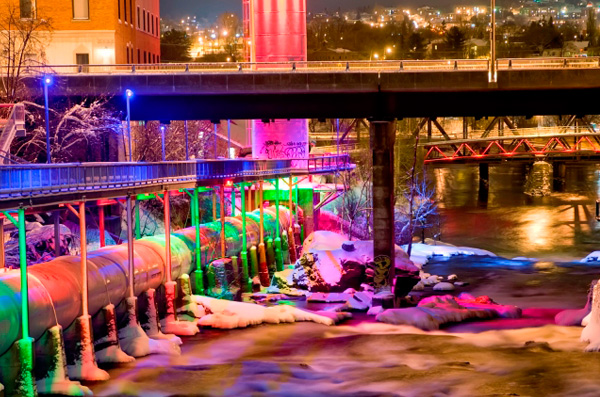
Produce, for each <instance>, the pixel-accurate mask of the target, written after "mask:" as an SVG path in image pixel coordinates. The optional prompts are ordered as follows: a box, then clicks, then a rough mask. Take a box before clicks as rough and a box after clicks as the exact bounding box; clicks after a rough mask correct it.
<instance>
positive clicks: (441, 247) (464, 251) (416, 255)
mask: <svg viewBox="0 0 600 397" xmlns="http://www.w3.org/2000/svg"><path fill="white" fill-rule="evenodd" d="M429 242H431V243H433V244H423V243H413V244H412V249H411V253H410V260H411V261H413V262H414V263H416V264H419V265H421V266H422V265H425V264H426V263H427V262H429V259H431V258H432V257H434V256H443V257H450V256H456V255H479V256H496V254H494V253H493V252H490V251H486V250H483V249H479V248H473V247H455V246H453V245H450V244H447V243H441V242H437V241H436V242H433V241H429ZM402 249H403V250H405V251H406V250H407V249H408V246H406V245H403V246H402Z"/></svg>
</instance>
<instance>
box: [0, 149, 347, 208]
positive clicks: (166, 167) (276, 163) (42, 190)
mask: <svg viewBox="0 0 600 397" xmlns="http://www.w3.org/2000/svg"><path fill="white" fill-rule="evenodd" d="M351 168H352V165H351V164H350V157H349V156H348V155H340V156H321V157H313V158H309V159H294V160H292V159H274V160H249V159H235V160H194V161H173V162H159V163H68V164H26V165H5V166H0V201H1V200H2V199H12V198H15V197H34V196H43V195H54V194H60V193H73V192H85V191H90V190H115V189H120V188H127V187H140V186H152V185H165V184H181V183H198V182H202V181H206V182H209V181H215V180H222V179H242V180H243V179H245V178H249V179H250V178H261V179H262V178H265V179H269V178H270V177H278V176H287V175H290V174H294V175H296V174H318V173H327V172H332V171H337V170H343V169H351Z"/></svg>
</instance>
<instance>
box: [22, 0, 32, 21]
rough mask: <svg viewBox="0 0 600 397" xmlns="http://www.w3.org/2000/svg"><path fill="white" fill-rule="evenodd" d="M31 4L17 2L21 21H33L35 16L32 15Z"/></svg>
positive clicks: (26, 1)
mask: <svg viewBox="0 0 600 397" xmlns="http://www.w3.org/2000/svg"><path fill="white" fill-rule="evenodd" d="M33 4H34V3H33V2H32V0H20V1H19V6H20V7H19V8H20V10H21V13H20V14H21V15H20V16H21V18H22V19H33V18H34V16H35V13H34V9H33Z"/></svg>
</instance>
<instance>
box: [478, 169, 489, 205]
mask: <svg viewBox="0 0 600 397" xmlns="http://www.w3.org/2000/svg"><path fill="white" fill-rule="evenodd" d="M489 193H490V165H489V164H488V163H479V190H478V197H477V201H478V202H479V204H480V205H487V202H488V196H489Z"/></svg>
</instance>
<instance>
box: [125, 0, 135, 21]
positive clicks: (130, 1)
mask: <svg viewBox="0 0 600 397" xmlns="http://www.w3.org/2000/svg"><path fill="white" fill-rule="evenodd" d="M125 1H127V0H125ZM129 18H130V19H131V21H129V22H131V27H133V24H134V23H135V21H134V20H133V0H129Z"/></svg>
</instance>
